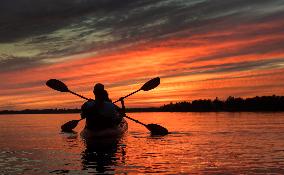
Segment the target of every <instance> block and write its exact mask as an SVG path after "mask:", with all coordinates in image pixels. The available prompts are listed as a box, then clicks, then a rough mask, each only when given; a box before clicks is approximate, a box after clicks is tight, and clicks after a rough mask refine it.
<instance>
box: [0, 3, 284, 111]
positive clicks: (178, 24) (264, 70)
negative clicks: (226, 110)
mask: <svg viewBox="0 0 284 175" xmlns="http://www.w3.org/2000/svg"><path fill="white" fill-rule="evenodd" d="M283 19H284V0H273V1H269V0H249V1H248V0H228V1H227V0H155V1H154V0H119V1H118V0H13V1H12V0H1V2H0V80H1V83H0V110H5V109H8V110H19V109H27V108H28V109H37V108H39V109H43V108H79V107H80V106H81V104H82V103H83V102H84V100H82V99H80V98H78V97H76V96H73V95H72V94H68V93H60V92H57V91H54V90H51V89H49V88H48V87H47V86H46V85H45V82H46V81H47V80H48V79H51V78H56V79H59V80H62V81H63V82H64V83H66V84H67V85H68V87H69V88H70V89H71V90H73V91H75V92H77V93H79V94H82V95H84V96H86V97H89V98H91V97H93V94H92V88H93V86H94V84H95V83H98V82H100V83H103V84H105V88H106V89H107V90H108V92H109V94H110V98H111V99H113V100H116V99H118V98H119V97H121V96H124V95H127V94H128V93H131V92H133V91H135V90H137V89H139V88H140V87H141V86H142V85H143V84H144V83H145V82H146V81H148V80H150V79H151V78H154V77H157V76H159V77H160V78H161V84H160V86H158V87H157V88H156V89H154V90H152V91H148V92H139V93H137V94H135V95H133V96H131V97H129V98H128V99H127V100H126V105H127V106H128V107H148V106H160V105H163V104H167V103H170V102H178V101H190V100H194V99H200V98H202V99H204V98H206V99H207V98H210V99H214V98H215V97H219V98H220V99H226V98H227V97H228V96H236V97H254V96H256V95H259V96H262V95H273V94H276V95H284V20H283Z"/></svg>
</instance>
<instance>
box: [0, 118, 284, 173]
mask: <svg viewBox="0 0 284 175" xmlns="http://www.w3.org/2000/svg"><path fill="white" fill-rule="evenodd" d="M128 115H129V116H131V117H133V118H136V119H139V120H141V121H143V122H145V123H157V124H160V125H162V126H165V127H167V128H168V129H169V131H170V132H171V133H170V134H169V135H167V136H163V137H151V136H150V134H149V132H148V131H147V130H146V129H145V128H144V127H143V126H140V125H138V124H136V123H133V122H131V121H128V123H129V130H128V132H127V133H126V134H125V135H124V136H123V137H121V138H118V139H117V140H116V141H113V142H111V143H106V142H101V140H94V141H93V142H91V144H90V142H89V143H88V142H85V141H84V140H83V139H82V138H81V137H80V134H79V133H80V131H81V129H82V128H83V126H84V122H81V123H80V125H79V126H78V127H77V128H76V129H75V132H74V133H68V134H67V133H65V134H64V133H61V132H60V130H59V127H60V125H61V124H63V123H65V122H66V121H69V120H72V119H77V118H79V115H78V114H60V115H58V114H57V115H39V114H37V115H5V116H4V115H3V116H1V117H0V121H1V122H0V124H1V127H0V128H1V129H0V131H1V132H0V138H1V142H0V149H1V154H0V169H1V173H2V174H88V173H92V174H93V173H101V174H103V173H105V174H137V173H140V174H147V173H148V174H153V173H159V174H220V173H225V174H254V173H260V174H265V173H276V174H277V173H278V174H282V173H283V172H284V163H283V162H284V150H283V147H284V141H283V140H284V118H283V113H129V114H128Z"/></svg>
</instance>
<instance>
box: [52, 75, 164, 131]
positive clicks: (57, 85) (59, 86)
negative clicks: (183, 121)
mask: <svg viewBox="0 0 284 175" xmlns="http://www.w3.org/2000/svg"><path fill="white" fill-rule="evenodd" d="M159 84H160V78H159V77H156V78H153V79H151V80H150V81H148V82H146V83H145V84H144V85H143V86H142V87H141V88H140V89H138V90H137V91H135V92H132V93H130V94H128V95H126V96H124V97H122V99H124V98H126V97H129V96H130V95H133V94H135V93H137V92H139V91H140V90H144V91H149V90H151V89H154V88H155V87H157V86H158V85H159ZM46 85H47V86H48V87H50V88H52V89H54V90H57V91H60V92H70V93H72V94H74V95H76V96H78V97H81V98H83V99H86V100H90V99H88V98H86V97H84V96H82V95H79V94H77V93H75V92H72V91H70V90H69V89H68V87H67V86H66V85H65V84H64V83H63V82H61V81H59V80H56V79H50V80H48V81H47V82H46ZM118 101H119V100H117V101H115V102H114V103H116V102H118ZM124 117H126V118H128V119H130V120H132V121H134V122H136V123H139V124H141V125H143V126H145V127H146V128H147V129H148V130H149V131H150V132H151V134H152V135H166V134H168V130H167V129H166V128H164V127H162V126H160V125H157V124H144V123H142V122H140V121H138V120H135V119H133V118H131V117H129V116H127V115H126V114H125V116H124ZM81 120H82V119H80V120H71V121H69V122H67V123H65V124H64V125H62V126H61V129H62V131H66V132H70V131H72V129H74V128H75V127H76V126H77V125H78V123H79V121H81Z"/></svg>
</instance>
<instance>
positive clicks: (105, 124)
mask: <svg viewBox="0 0 284 175" xmlns="http://www.w3.org/2000/svg"><path fill="white" fill-rule="evenodd" d="M93 93H94V95H95V100H93V99H91V100H89V101H87V102H85V103H84V104H83V105H82V107H81V118H82V119H84V118H86V126H85V127H86V128H87V129H91V130H96V129H97V130H100V129H105V128H111V127H115V126H117V125H118V124H120V122H121V121H122V118H123V115H125V106H124V101H123V99H122V98H121V99H120V101H121V104H122V108H119V107H118V106H116V105H114V104H113V103H112V102H111V100H110V99H109V97H108V92H107V91H106V90H105V89H104V85H103V84H101V83H97V84H96V85H95V86H94V90H93Z"/></svg>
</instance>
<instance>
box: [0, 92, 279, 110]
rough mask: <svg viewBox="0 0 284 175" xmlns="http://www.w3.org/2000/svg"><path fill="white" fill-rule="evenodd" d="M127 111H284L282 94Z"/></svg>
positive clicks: (172, 104)
mask: <svg viewBox="0 0 284 175" xmlns="http://www.w3.org/2000/svg"><path fill="white" fill-rule="evenodd" d="M126 111H127V112H281V111H282V112H284V96H276V95H272V96H261V97H259V96H256V97H253V98H246V99H243V98H240V97H232V96H229V97H228V98H227V99H226V100H224V101H222V100H219V98H217V97H216V98H215V99H214V100H210V99H199V100H193V101H192V102H190V101H184V102H177V103H170V104H165V105H163V106H161V107H150V108H128V109H127V110H126ZM80 112H81V110H80V109H25V110H21V111H14V110H3V111H0V114H65V113H80Z"/></svg>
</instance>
